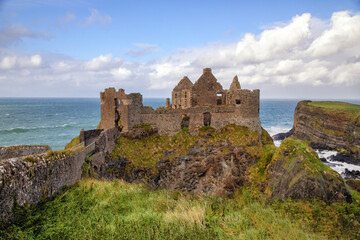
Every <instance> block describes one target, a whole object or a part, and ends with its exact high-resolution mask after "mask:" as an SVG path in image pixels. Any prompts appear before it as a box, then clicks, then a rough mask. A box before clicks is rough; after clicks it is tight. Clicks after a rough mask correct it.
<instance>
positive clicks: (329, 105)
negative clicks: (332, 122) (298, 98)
mask: <svg viewBox="0 0 360 240" xmlns="http://www.w3.org/2000/svg"><path fill="white" fill-rule="evenodd" d="M302 103H303V104H304V105H305V106H308V107H311V106H312V107H318V108H321V110H322V111H326V112H329V113H334V114H339V113H340V114H343V115H344V116H346V117H347V118H349V119H353V120H355V119H356V118H357V117H358V116H360V105H357V104H351V103H346V102H336V101H303V102H302ZM318 108H313V109H312V110H313V111H318ZM309 110H310V111H311V109H309Z"/></svg>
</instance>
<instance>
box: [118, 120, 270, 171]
mask: <svg viewBox="0 0 360 240" xmlns="http://www.w3.org/2000/svg"><path fill="white" fill-rule="evenodd" d="M140 127H144V126H140ZM145 127H146V126H145ZM265 132H266V131H265V130H264V131H263V135H264V137H262V138H264V139H266V134H267V135H268V133H265ZM224 141H226V142H230V143H231V144H232V145H233V146H248V147H247V150H248V152H249V153H250V154H251V155H257V156H260V155H261V153H262V144H261V143H260V142H259V137H258V134H257V132H251V131H249V130H248V128H246V127H240V126H235V125H228V126H226V127H224V128H222V129H219V130H215V129H213V128H212V127H202V128H200V129H199V134H198V135H192V134H190V133H189V131H188V129H187V128H184V129H182V131H180V132H178V133H177V134H175V135H174V136H166V135H152V136H150V137H147V138H145V139H128V138H126V137H125V136H121V137H120V138H119V139H118V140H117V143H116V146H115V148H114V150H113V152H112V154H111V155H112V157H113V159H116V158H117V156H121V157H124V158H126V159H127V160H129V161H131V162H132V164H133V166H135V167H147V168H151V169H152V170H153V171H156V169H155V164H156V163H157V162H159V161H160V160H165V159H170V160H174V159H175V158H176V157H179V156H180V155H181V154H182V155H186V154H187V153H188V151H189V148H190V147H191V146H194V145H195V144H196V143H201V144H202V146H203V148H205V147H206V146H208V145H209V144H220V143H221V142H224ZM267 143H271V144H272V141H271V142H270V141H269V140H267Z"/></svg>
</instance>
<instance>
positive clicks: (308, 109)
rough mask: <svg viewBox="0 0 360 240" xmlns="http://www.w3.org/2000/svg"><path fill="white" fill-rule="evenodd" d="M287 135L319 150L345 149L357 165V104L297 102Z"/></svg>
mask: <svg viewBox="0 0 360 240" xmlns="http://www.w3.org/2000/svg"><path fill="white" fill-rule="evenodd" d="M291 137H293V138H297V139H303V140H306V141H309V142H310V146H311V147H313V148H320V149H336V150H342V149H343V150H346V151H347V152H349V153H350V154H351V155H352V156H354V157H355V159H357V162H358V163H359V164H360V106H359V105H355V104H349V103H343V102H330V101H327V102H321V101H318V102H315V101H314V102H312V101H301V102H299V103H298V104H297V106H296V109H295V113H294V126H293V129H292V135H291Z"/></svg>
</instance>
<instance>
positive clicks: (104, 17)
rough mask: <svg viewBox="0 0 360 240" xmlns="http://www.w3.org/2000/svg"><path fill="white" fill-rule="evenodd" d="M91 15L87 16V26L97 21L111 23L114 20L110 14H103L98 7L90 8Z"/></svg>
mask: <svg viewBox="0 0 360 240" xmlns="http://www.w3.org/2000/svg"><path fill="white" fill-rule="evenodd" d="M89 11H90V16H89V17H87V18H86V22H85V24H84V25H85V26H90V25H92V24H95V23H100V24H104V25H105V24H110V23H111V22H112V18H111V17H110V16H109V15H101V14H100V13H99V11H98V10H97V9H94V8H91V9H89Z"/></svg>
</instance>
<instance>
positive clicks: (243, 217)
mask: <svg viewBox="0 0 360 240" xmlns="http://www.w3.org/2000/svg"><path fill="white" fill-rule="evenodd" d="M289 204H290V205H289ZM289 204H288V205H286V206H292V205H291V203H289ZM310 208H311V207H310ZM275 209H277V210H275ZM330 211H331V209H330ZM287 215H289V214H288V213H287V212H286V211H285V209H284V208H282V207H281V206H280V207H279V206H275V207H273V206H271V205H266V204H265V201H264V199H263V198H262V196H261V195H259V194H256V193H255V192H254V191H253V190H251V189H242V190H241V191H239V192H237V193H236V194H235V196H234V197H233V198H220V197H207V196H200V195H194V194H184V193H181V192H174V191H165V190H156V191H149V190H148V189H147V187H145V186H144V185H138V184H128V183H125V182H122V181H120V180H114V181H112V182H108V181H99V180H93V179H83V180H82V181H81V182H79V183H78V184H77V185H75V186H73V187H71V188H69V189H67V190H66V191H65V192H63V193H62V194H60V195H58V196H57V197H56V198H55V199H53V201H48V202H46V203H43V204H41V205H40V206H39V207H38V208H37V209H36V210H34V209H30V210H26V211H25V212H24V214H23V217H22V218H21V219H19V222H17V224H13V225H11V226H10V227H8V228H7V229H5V230H2V231H0V238H1V239H324V238H326V236H325V237H324V236H322V233H323V232H322V231H320V233H312V231H316V229H314V228H313V227H312V226H311V225H309V224H308V223H307V218H304V219H303V218H298V219H296V221H294V220H291V219H292V218H294V217H293V216H291V215H289V216H287ZM320 217H322V216H320ZM310 219H312V218H311V217H310ZM326 220H327V219H326ZM323 222H324V224H327V222H326V221H325V220H324V221H323ZM331 223H333V221H332V220H331ZM326 226H328V225H326ZM325 233H327V232H326V231H325ZM335 233H336V232H335ZM344 234H345V235H343V236H344V237H345V238H346V237H347V236H348V235H346V233H344ZM330 236H331V235H329V237H330ZM337 236H339V235H334V237H337Z"/></svg>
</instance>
